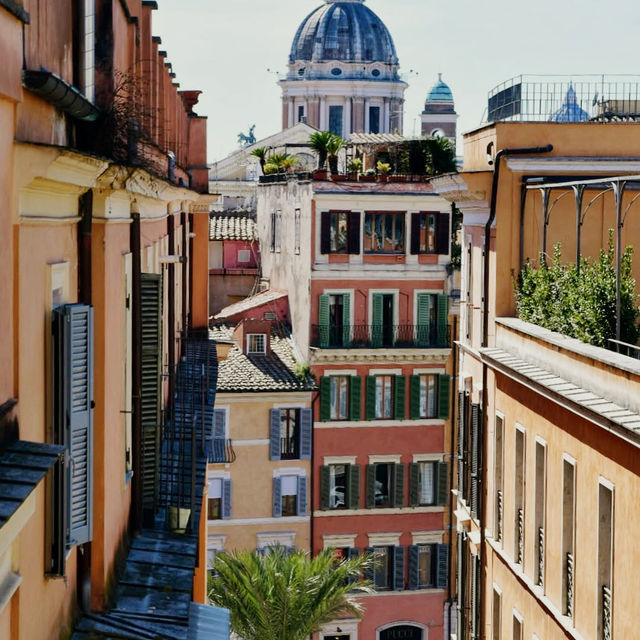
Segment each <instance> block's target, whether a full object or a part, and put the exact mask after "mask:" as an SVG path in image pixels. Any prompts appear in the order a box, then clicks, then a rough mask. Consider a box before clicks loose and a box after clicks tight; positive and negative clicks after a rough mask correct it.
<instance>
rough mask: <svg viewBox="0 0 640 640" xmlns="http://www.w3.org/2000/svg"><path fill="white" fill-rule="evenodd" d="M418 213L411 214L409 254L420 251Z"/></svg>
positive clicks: (415, 253)
mask: <svg viewBox="0 0 640 640" xmlns="http://www.w3.org/2000/svg"><path fill="white" fill-rule="evenodd" d="M421 215H422V214H420V213H412V214H411V255H414V256H415V255H417V254H418V253H420V216H421Z"/></svg>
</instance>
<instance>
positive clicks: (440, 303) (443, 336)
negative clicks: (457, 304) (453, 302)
mask: <svg viewBox="0 0 640 640" xmlns="http://www.w3.org/2000/svg"><path fill="white" fill-rule="evenodd" d="M436 304H437V321H436V342H437V346H438V347H448V346H449V336H448V333H449V328H448V324H449V296H445V295H439V296H437V303H436Z"/></svg>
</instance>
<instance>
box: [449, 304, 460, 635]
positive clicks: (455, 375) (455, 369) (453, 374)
mask: <svg viewBox="0 0 640 640" xmlns="http://www.w3.org/2000/svg"><path fill="white" fill-rule="evenodd" d="M457 333H458V316H454V317H453V334H452V344H453V353H452V355H453V368H452V370H451V382H452V384H451V388H452V389H453V393H452V394H451V409H450V412H449V415H450V416H451V437H450V446H449V448H450V452H451V457H450V458H449V460H450V463H449V570H448V572H449V579H448V580H447V602H448V603H449V611H448V612H447V617H448V618H449V625H448V627H447V628H448V629H449V635H451V608H452V605H453V589H452V586H451V569H452V567H453V497H452V495H451V489H453V479H454V463H453V460H454V453H453V452H454V451H455V446H456V443H455V435H456V429H455V423H456V406H457V404H458V402H457V397H458V394H457V393H456V390H457V388H458V344H457V341H456V339H455V337H456V335H457Z"/></svg>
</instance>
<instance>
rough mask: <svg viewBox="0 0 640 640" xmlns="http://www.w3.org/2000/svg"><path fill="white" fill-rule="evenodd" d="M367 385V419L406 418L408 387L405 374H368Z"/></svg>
mask: <svg viewBox="0 0 640 640" xmlns="http://www.w3.org/2000/svg"><path fill="white" fill-rule="evenodd" d="M366 385H367V387H366V398H365V405H366V419H367V420H387V419H393V420H404V417H405V387H406V379H405V377H404V376H401V375H375V376H367V378H366Z"/></svg>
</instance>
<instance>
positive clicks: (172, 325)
mask: <svg viewBox="0 0 640 640" xmlns="http://www.w3.org/2000/svg"><path fill="white" fill-rule="evenodd" d="M167 234H168V236H169V255H170V256H173V255H174V254H175V250H176V231H175V220H174V217H173V213H170V214H169V217H168V218H167ZM167 269H168V272H169V273H168V281H169V285H168V289H169V291H167V301H168V303H169V309H168V312H167V324H168V325H169V335H168V336H167V338H168V342H169V371H168V373H169V407H170V410H171V414H172V415H171V418H172V420H173V417H174V415H173V413H174V404H175V394H176V271H175V265H174V263H173V262H169V264H168V265H167Z"/></svg>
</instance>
